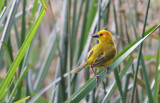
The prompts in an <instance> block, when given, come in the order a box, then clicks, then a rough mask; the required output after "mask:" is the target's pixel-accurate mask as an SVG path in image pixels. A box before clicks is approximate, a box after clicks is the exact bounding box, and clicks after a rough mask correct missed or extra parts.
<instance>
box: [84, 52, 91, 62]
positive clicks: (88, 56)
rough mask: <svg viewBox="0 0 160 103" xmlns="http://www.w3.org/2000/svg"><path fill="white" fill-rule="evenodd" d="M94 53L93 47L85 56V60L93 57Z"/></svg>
mask: <svg viewBox="0 0 160 103" xmlns="http://www.w3.org/2000/svg"><path fill="white" fill-rule="evenodd" d="M92 54H93V49H91V50H90V51H89V53H88V54H87V56H86V57H85V59H84V61H87V60H88V59H89V58H90V57H91V55H92Z"/></svg>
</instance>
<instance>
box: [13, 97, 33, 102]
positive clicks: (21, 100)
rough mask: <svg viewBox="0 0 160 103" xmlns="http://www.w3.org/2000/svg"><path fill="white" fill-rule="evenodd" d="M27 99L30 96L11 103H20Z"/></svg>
mask: <svg viewBox="0 0 160 103" xmlns="http://www.w3.org/2000/svg"><path fill="white" fill-rule="evenodd" d="M29 98H30V96H27V97H25V98H22V99H20V100H18V101H15V102H13V103H22V102H24V101H26V100H27V99H29Z"/></svg>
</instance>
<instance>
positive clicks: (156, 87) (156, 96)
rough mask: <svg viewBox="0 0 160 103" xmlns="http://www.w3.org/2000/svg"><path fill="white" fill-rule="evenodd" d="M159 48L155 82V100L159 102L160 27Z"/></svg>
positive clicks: (156, 102)
mask: <svg viewBox="0 0 160 103" xmlns="http://www.w3.org/2000/svg"><path fill="white" fill-rule="evenodd" d="M158 42H159V43H158V48H157V58H156V70H155V84H154V102H155V103H158V88H159V87H158V85H159V83H158V82H159V81H158V75H159V72H158V65H159V52H160V29H159V40H158Z"/></svg>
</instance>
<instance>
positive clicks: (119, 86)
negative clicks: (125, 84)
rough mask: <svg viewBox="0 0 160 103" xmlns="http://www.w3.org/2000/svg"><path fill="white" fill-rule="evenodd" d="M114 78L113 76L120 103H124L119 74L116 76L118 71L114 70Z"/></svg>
mask: <svg viewBox="0 0 160 103" xmlns="http://www.w3.org/2000/svg"><path fill="white" fill-rule="evenodd" d="M114 76H115V79H116V83H117V86H118V90H119V92H120V95H121V99H122V102H123V103H124V96H123V91H122V84H121V80H120V77H119V74H118V69H117V68H116V69H114Z"/></svg>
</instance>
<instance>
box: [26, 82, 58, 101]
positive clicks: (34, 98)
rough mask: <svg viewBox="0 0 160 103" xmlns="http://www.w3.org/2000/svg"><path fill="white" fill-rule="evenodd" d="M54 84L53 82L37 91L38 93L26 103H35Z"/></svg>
mask: <svg viewBox="0 0 160 103" xmlns="http://www.w3.org/2000/svg"><path fill="white" fill-rule="evenodd" d="M54 84H55V82H52V83H51V84H49V85H47V86H46V87H45V88H43V89H42V90H41V91H39V92H38V93H36V95H35V96H34V97H32V99H31V100H29V102H28V103H35V102H36V101H37V100H38V98H40V96H41V95H42V94H43V93H45V92H46V91H47V90H48V89H49V88H51V87H52V86H53V85H54ZM57 87H58V85H57V86H56V87H55V89H54V91H55V90H56V88H57Z"/></svg>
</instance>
